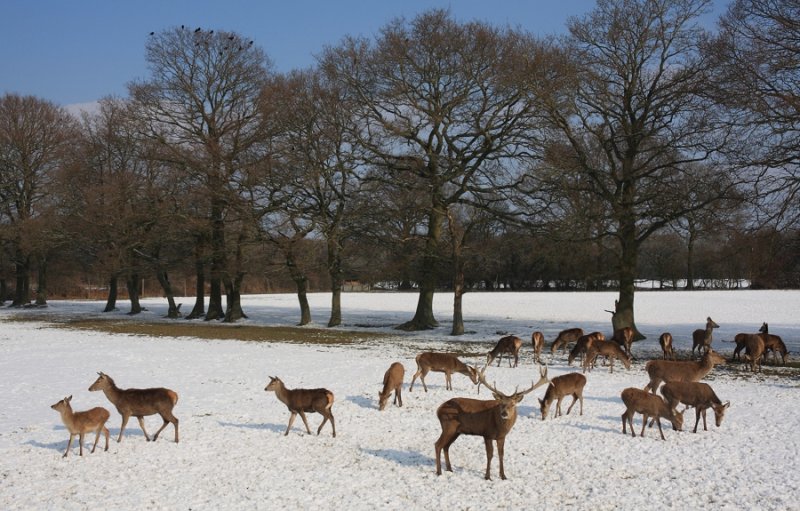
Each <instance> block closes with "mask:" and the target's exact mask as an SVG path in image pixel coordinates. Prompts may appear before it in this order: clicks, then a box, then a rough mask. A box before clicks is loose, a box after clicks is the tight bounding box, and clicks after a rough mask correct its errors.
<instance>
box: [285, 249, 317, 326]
mask: <svg viewBox="0 0 800 511" xmlns="http://www.w3.org/2000/svg"><path fill="white" fill-rule="evenodd" d="M285 255H286V267H287V268H288V269H289V276H290V277H291V278H292V280H293V281H294V284H295V287H296V288H297V300H298V302H300V323H298V325H301V326H302V325H307V324H309V323H311V307H310V306H309V304H308V278H307V277H306V275H305V273H304V272H303V271H302V270H301V269H300V268H299V267H298V266H297V262H296V261H295V258H294V253H293V252H292V250H291V248H289V249H287V250H286V251H285Z"/></svg>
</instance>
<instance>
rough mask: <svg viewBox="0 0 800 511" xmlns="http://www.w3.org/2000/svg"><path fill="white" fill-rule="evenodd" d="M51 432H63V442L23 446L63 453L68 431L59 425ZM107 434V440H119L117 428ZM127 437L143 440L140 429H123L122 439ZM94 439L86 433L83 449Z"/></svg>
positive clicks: (110, 429)
mask: <svg viewBox="0 0 800 511" xmlns="http://www.w3.org/2000/svg"><path fill="white" fill-rule="evenodd" d="M53 431H63V432H64V435H65V436H64V439H63V440H56V441H55V442H49V443H44V442H39V441H38V440H28V441H26V442H24V445H31V446H33V447H38V448H40V449H52V450H54V451H63V450H64V449H65V448H66V446H67V441H68V440H69V430H67V428H66V426H63V425H59V426H54V427H53ZM108 433H109V438H110V439H111V440H112V441H113V442H114V443H116V439H117V438H119V428H108ZM128 436H139V437H142V438H144V433H142V430H141V429H140V430H138V431H137V430H132V431H131V430H129V429H127V428H126V429H125V434H124V435H123V438H126V437H128ZM75 437H76V438H75V441H73V447H76V448H77V443H76V442H79V440H78V438H77V435H75ZM94 437H95V433H94V432H93V431H92V432H89V433H86V436H85V438H84V443H83V446H84V447H86V446H87V445H90V446H91V445H92V444H93V443H94ZM102 439H103V435H100V441H102ZM98 445H99V443H98Z"/></svg>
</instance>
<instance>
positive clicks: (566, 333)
mask: <svg viewBox="0 0 800 511" xmlns="http://www.w3.org/2000/svg"><path fill="white" fill-rule="evenodd" d="M582 335H583V329H582V328H567V329H566V330H562V331H560V332H559V333H558V336H557V337H556V340H555V341H553V345H552V346H550V353H552V354H555V353H556V351H557V350H558V349H559V348H563V350H564V351H566V350H567V347H568V346H569V345H570V344H572V343H573V342H577V340H578V339H579V338H580V336H582Z"/></svg>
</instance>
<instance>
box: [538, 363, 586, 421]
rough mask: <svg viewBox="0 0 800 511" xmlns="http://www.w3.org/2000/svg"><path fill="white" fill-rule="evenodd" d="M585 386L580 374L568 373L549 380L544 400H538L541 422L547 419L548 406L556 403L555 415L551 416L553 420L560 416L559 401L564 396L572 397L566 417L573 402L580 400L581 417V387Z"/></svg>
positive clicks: (584, 377)
mask: <svg viewBox="0 0 800 511" xmlns="http://www.w3.org/2000/svg"><path fill="white" fill-rule="evenodd" d="M585 386H586V376H584V375H582V374H581V373H569V374H563V375H561V376H556V377H555V378H553V379H552V380H550V385H548V386H547V391H546V392H545V393H544V399H540V400H539V409H540V410H541V412H542V420H545V419H546V418H547V414H548V412H549V411H550V405H552V404H553V401H554V400H555V401H556V413H555V414H554V415H553V418H554V419H555V418H556V417H558V416H559V415H561V400H562V399H564V397H566V396H572V403H570V405H569V408H567V415H569V412H570V411H572V407H573V406H575V402H576V401H577V400H578V399H580V400H581V415H583V387H585Z"/></svg>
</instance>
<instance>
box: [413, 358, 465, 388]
mask: <svg viewBox="0 0 800 511" xmlns="http://www.w3.org/2000/svg"><path fill="white" fill-rule="evenodd" d="M416 360H417V372H416V373H414V376H412V377H411V385H409V387H408V391H409V392H411V391H412V390H414V381H415V380H416V379H417V376H419V380H420V381H421V382H422V388H423V389H425V392H428V387H427V385H425V376H426V375H427V374H428V372H430V371H433V372H435V373H444V380H445V389H447V390H453V382H452V379H451V376H452V374H453V373H459V374H463V375H464V376H466V377H467V378H469V379H470V380H472V383H475V384H477V383H478V370H477V369H476V368H474V367H472V366H468V365H467V364H465V363H464V362H462V361H460V360H459V359H458V358H457V357H456V356H455V355H450V354H448V353H433V352H430V351H426V352H424V353H420V354H419V355H417V359H416Z"/></svg>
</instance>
